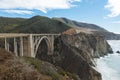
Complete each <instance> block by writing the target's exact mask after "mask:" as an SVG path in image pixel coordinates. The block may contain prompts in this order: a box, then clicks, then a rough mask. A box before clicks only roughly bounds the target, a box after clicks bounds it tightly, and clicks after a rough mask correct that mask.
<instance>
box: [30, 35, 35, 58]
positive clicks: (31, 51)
mask: <svg viewBox="0 0 120 80" xmlns="http://www.w3.org/2000/svg"><path fill="white" fill-rule="evenodd" d="M28 54H30V57H35V56H34V46H33V36H32V34H30V35H29V38H28Z"/></svg>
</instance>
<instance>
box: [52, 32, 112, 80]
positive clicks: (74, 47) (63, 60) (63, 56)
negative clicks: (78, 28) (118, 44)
mask: <svg viewBox="0 0 120 80" xmlns="http://www.w3.org/2000/svg"><path fill="white" fill-rule="evenodd" d="M109 52H112V49H111V47H110V46H109V45H108V43H107V42H106V40H105V39H104V38H103V37H102V36H95V35H93V34H85V33H79V34H72V35H68V34H63V35H61V36H60V37H59V38H58V39H56V40H55V53H54V54H55V56H54V57H53V63H54V64H55V65H57V66H60V67H62V68H63V69H64V70H66V71H69V72H71V73H74V74H76V75H79V77H80V79H81V80H101V74H100V73H99V72H97V71H96V70H94V69H93V68H92V67H91V66H95V64H94V59H93V58H95V57H100V56H104V55H106V54H107V53H109Z"/></svg>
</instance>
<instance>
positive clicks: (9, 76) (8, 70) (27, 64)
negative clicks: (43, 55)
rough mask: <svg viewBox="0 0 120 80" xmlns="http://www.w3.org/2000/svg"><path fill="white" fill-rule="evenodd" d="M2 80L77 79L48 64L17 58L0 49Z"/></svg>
mask: <svg viewBox="0 0 120 80" xmlns="http://www.w3.org/2000/svg"><path fill="white" fill-rule="evenodd" d="M0 80H76V77H75V76H74V75H72V74H71V73H69V74H68V72H65V71H64V70H63V69H61V68H60V67H59V68H58V69H57V68H56V67H55V66H54V65H52V64H50V63H48V62H45V61H41V60H38V59H35V58H28V57H21V58H20V57H15V56H14V55H13V54H12V53H9V52H7V51H5V50H4V49H1V48H0Z"/></svg>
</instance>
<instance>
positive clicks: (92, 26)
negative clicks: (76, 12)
mask: <svg viewBox="0 0 120 80" xmlns="http://www.w3.org/2000/svg"><path fill="white" fill-rule="evenodd" d="M53 19H54V20H58V21H61V22H63V23H65V24H67V25H69V26H71V27H74V28H76V27H77V28H78V27H80V28H89V29H94V30H97V31H107V30H105V29H104V28H102V27H100V26H97V25H95V24H89V23H83V22H77V21H74V20H70V19H67V18H53Z"/></svg>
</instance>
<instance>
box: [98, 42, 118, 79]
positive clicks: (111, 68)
mask: <svg viewBox="0 0 120 80" xmlns="http://www.w3.org/2000/svg"><path fill="white" fill-rule="evenodd" d="M108 43H109V44H110V46H111V47H112V49H113V51H114V52H116V51H117V50H120V40H109V41H108ZM96 63H97V66H96V69H97V70H98V71H99V72H100V73H101V74H102V80H120V54H117V53H114V54H109V55H108V56H105V57H101V58H100V59H97V60H96Z"/></svg>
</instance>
